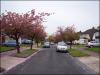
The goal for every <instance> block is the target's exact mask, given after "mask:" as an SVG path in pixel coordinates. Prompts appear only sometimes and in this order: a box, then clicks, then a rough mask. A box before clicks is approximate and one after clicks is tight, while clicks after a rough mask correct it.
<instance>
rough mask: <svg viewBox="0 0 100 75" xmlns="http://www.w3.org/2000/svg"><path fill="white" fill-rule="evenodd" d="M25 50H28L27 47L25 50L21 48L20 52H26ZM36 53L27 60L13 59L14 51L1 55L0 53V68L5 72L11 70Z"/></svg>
mask: <svg viewBox="0 0 100 75" xmlns="http://www.w3.org/2000/svg"><path fill="white" fill-rule="evenodd" d="M26 49H29V47H27V48H26V47H23V48H21V51H23V50H26ZM36 49H39V51H40V48H36ZM37 52H38V51H37ZM37 52H35V53H33V54H32V55H30V56H29V57H27V58H18V57H14V54H16V50H12V51H7V52H2V53H0V62H1V65H0V67H2V68H4V69H5V71H7V70H10V69H11V68H13V67H15V66H16V65H18V64H21V63H22V62H24V61H25V60H27V59H29V58H30V57H31V56H33V55H34V54H36V53H37Z"/></svg>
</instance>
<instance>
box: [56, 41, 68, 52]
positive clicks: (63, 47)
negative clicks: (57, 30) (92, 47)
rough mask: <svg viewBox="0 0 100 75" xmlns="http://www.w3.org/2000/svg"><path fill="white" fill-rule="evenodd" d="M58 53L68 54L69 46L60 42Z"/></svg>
mask: <svg viewBox="0 0 100 75" xmlns="http://www.w3.org/2000/svg"><path fill="white" fill-rule="evenodd" d="M56 51H57V52H68V47H67V44H66V43H64V42H58V44H57V48H56Z"/></svg>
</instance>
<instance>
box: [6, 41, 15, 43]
mask: <svg viewBox="0 0 100 75" xmlns="http://www.w3.org/2000/svg"><path fill="white" fill-rule="evenodd" d="M7 43H16V41H8V42H7Z"/></svg>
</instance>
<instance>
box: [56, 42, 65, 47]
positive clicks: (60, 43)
mask: <svg viewBox="0 0 100 75" xmlns="http://www.w3.org/2000/svg"><path fill="white" fill-rule="evenodd" d="M58 45H61V46H66V44H65V43H64V42H59V43H58Z"/></svg>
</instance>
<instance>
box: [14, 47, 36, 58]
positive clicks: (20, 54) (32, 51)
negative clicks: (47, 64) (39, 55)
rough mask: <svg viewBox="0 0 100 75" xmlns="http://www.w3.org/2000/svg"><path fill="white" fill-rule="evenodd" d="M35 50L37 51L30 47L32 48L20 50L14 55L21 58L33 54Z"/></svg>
mask: <svg viewBox="0 0 100 75" xmlns="http://www.w3.org/2000/svg"><path fill="white" fill-rule="evenodd" d="M36 51H37V50H36V49H32V50H31V49H27V50H24V51H22V52H21V53H17V54H16V55H15V56H16V57H21V58H26V57H28V56H30V55H31V54H33V53H34V52H36Z"/></svg>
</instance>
